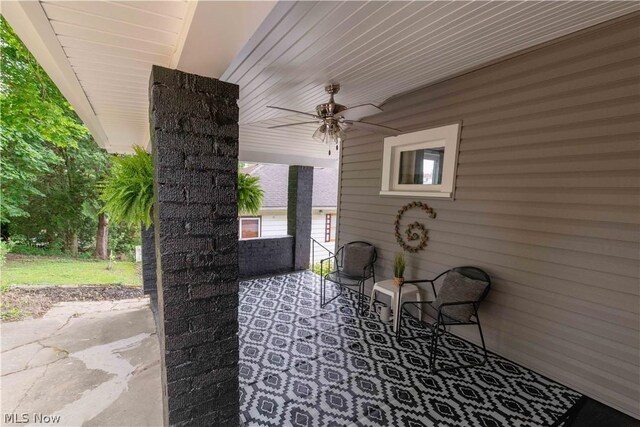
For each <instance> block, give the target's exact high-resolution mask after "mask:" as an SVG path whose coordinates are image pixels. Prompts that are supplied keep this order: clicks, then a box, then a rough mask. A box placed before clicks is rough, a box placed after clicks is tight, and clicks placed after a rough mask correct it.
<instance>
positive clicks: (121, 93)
mask: <svg viewBox="0 0 640 427" xmlns="http://www.w3.org/2000/svg"><path fill="white" fill-rule="evenodd" d="M40 3H41V5H42V8H43V10H44V12H45V14H46V16H47V18H48V19H49V22H50V23H51V28H52V29H53V31H54V33H55V34H56V36H57V38H58V40H59V42H60V45H61V46H62V48H63V49H64V52H65V54H66V56H67V58H68V61H69V65H70V66H71V68H72V70H73V71H74V72H75V75H76V76H77V79H78V81H79V82H80V85H81V86H82V89H83V90H84V92H85V94H86V97H87V99H88V100H89V103H90V104H91V107H92V109H93V112H94V113H95V115H96V116H97V118H98V120H99V122H100V124H101V125H102V128H103V129H104V132H105V133H106V134H107V137H108V141H109V147H108V149H109V150H110V151H115V152H127V151H129V150H130V149H131V146H132V145H134V144H138V145H143V146H145V145H146V143H147V141H148V139H149V136H148V135H149V125H148V123H149V111H148V105H149V102H148V92H149V73H150V71H151V66H152V65H153V64H157V65H162V66H165V67H168V66H170V65H171V60H172V56H173V54H174V52H175V51H176V49H177V46H178V43H179V40H180V38H181V32H182V30H183V28H184V27H185V22H186V21H185V19H188V18H187V13H188V8H189V5H188V4H187V2H186V1H171V2H168V1H164V2H140V1H137V2H136V1H128V2H99V1H51V0H42V1H41V2H40Z"/></svg>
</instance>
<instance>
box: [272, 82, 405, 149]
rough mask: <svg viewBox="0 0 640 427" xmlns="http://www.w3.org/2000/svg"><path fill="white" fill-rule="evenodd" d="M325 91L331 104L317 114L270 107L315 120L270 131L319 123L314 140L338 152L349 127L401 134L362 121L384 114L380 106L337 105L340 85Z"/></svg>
mask: <svg viewBox="0 0 640 427" xmlns="http://www.w3.org/2000/svg"><path fill="white" fill-rule="evenodd" d="M324 90H325V92H327V93H328V94H329V102H326V103H324V104H320V105H318V106H316V113H315V114H313V113H306V112H304V111H297V110H292V109H289V108H282V107H274V106H272V105H268V106H267V108H274V109H276V110H282V111H289V112H291V113H296V114H302V115H305V116H309V117H313V118H314V120H313V121H308V122H300V123H290V124H286V125H278V126H271V127H269V129H277V128H283V127H289V126H299V125H307V124H311V123H318V124H319V125H320V126H319V127H318V129H316V131H315V132H314V133H313V139H315V140H317V141H320V142H324V143H325V144H331V145H335V146H336V151H337V150H338V149H339V146H340V144H341V143H342V142H343V141H344V140H345V138H346V134H345V132H344V130H345V129H346V128H347V127H351V126H353V127H354V128H359V129H362V130H367V131H369V132H373V133H382V134H385V135H397V134H399V133H400V132H401V131H400V130H398V129H394V128H391V127H388V126H382V125H377V124H374V123H368V122H363V121H361V120H360V119H361V118H363V117H367V116H371V115H373V114H377V113H380V112H382V109H381V108H380V107H378V106H375V105H373V104H362V105H356V106H354V107H351V108H349V107H345V106H344V105H341V104H336V102H335V101H334V99H333V95H335V94H336V93H338V92H339V91H340V85H339V84H332V85H328V86H326V87H325V88H324ZM329 155H331V149H329Z"/></svg>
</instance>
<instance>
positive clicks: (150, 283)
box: [140, 224, 158, 314]
mask: <svg viewBox="0 0 640 427" xmlns="http://www.w3.org/2000/svg"><path fill="white" fill-rule="evenodd" d="M140 236H141V239H142V289H143V291H144V294H145V295H149V299H150V300H151V307H152V309H153V310H154V314H155V313H157V310H158V288H157V284H156V237H155V231H154V229H153V224H151V225H150V226H149V228H147V227H145V225H144V224H142V228H141V231H140Z"/></svg>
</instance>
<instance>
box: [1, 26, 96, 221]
mask: <svg viewBox="0 0 640 427" xmlns="http://www.w3.org/2000/svg"><path fill="white" fill-rule="evenodd" d="M0 48H1V49H2V57H1V59H0V66H1V70H2V71H1V79H0V103H1V104H2V115H1V117H0V125H1V126H2V132H1V133H0V178H1V180H2V186H1V189H0V198H1V199H0V202H1V208H0V221H2V222H7V221H9V220H10V219H11V218H17V217H25V216H28V215H29V212H28V211H27V210H25V209H24V207H25V206H26V205H27V204H28V203H29V201H30V199H31V198H32V197H34V196H39V197H43V196H44V194H43V193H42V192H41V190H40V189H39V188H38V186H37V185H36V184H37V183H38V182H39V180H40V178H41V177H42V175H43V174H48V173H51V172H52V170H53V168H54V167H56V166H59V165H60V164H61V163H63V162H64V159H63V158H61V157H60V156H59V155H58V153H56V149H59V148H65V147H76V146H77V143H78V141H79V140H81V139H83V138H86V137H87V135H88V134H89V133H88V131H87V129H86V128H85V127H84V125H83V124H82V123H81V122H80V120H79V119H78V117H77V115H76V114H75V112H74V110H73V108H72V107H71V105H70V104H69V103H68V102H67V100H66V99H65V98H64V96H63V95H62V94H61V93H60V91H59V90H58V88H57V87H56V86H55V84H54V83H53V82H52V81H51V79H50V78H49V76H48V75H47V74H46V73H45V71H44V70H43V69H42V67H40V65H39V64H38V62H37V61H36V59H35V58H34V57H33V55H31V53H30V52H29V51H28V50H27V48H26V47H25V46H24V44H22V42H21V41H20V39H18V37H17V36H16V34H15V33H14V32H13V30H12V29H11V27H10V26H9V24H8V23H7V21H6V20H5V19H4V18H3V17H1V16H0Z"/></svg>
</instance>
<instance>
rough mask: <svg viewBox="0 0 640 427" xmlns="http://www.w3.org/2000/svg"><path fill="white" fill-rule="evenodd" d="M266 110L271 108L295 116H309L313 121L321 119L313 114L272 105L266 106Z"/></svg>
mask: <svg viewBox="0 0 640 427" xmlns="http://www.w3.org/2000/svg"><path fill="white" fill-rule="evenodd" d="M267 108H273V109H275V110H282V111H289V112H291V113H296V114H304V115H305V116H311V117H313V118H314V119H320V118H321V117H318V116H316V115H315V114H311V113H305V112H304V111H297V110H291V109H289V108H282V107H274V106H272V105H267Z"/></svg>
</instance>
